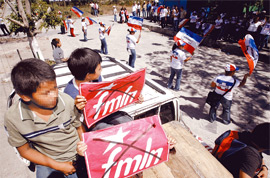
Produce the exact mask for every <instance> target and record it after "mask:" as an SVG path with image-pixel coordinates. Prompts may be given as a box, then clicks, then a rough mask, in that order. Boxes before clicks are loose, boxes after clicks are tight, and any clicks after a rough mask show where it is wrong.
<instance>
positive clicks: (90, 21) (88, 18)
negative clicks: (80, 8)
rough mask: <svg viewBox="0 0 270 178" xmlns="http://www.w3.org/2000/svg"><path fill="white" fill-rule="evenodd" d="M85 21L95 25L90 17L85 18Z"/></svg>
mask: <svg viewBox="0 0 270 178" xmlns="http://www.w3.org/2000/svg"><path fill="white" fill-rule="evenodd" d="M86 19H87V20H88V21H89V24H90V25H93V24H94V23H97V22H96V21H95V20H94V19H91V18H90V17H86Z"/></svg>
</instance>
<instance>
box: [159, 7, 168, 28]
mask: <svg viewBox="0 0 270 178" xmlns="http://www.w3.org/2000/svg"><path fill="white" fill-rule="evenodd" d="M166 12H167V9H166V8H165V7H164V6H161V9H160V20H161V23H160V25H161V28H165V18H166V14H167V13H166Z"/></svg>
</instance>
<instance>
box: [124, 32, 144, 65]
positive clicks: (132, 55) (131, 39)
mask: <svg viewBox="0 0 270 178" xmlns="http://www.w3.org/2000/svg"><path fill="white" fill-rule="evenodd" d="M128 32H129V34H128V35H127V36H126V41H127V51H128V53H129V60H128V65H129V66H131V67H133V68H134V66H135V60H136V50H135V47H136V43H139V41H140V38H141V31H140V34H139V37H138V39H136V37H135V32H136V30H135V29H134V28H130V29H128Z"/></svg>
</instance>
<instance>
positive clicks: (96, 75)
mask: <svg viewBox="0 0 270 178" xmlns="http://www.w3.org/2000/svg"><path fill="white" fill-rule="evenodd" d="M101 71H102V67H101V64H98V65H97V67H96V70H95V73H94V74H89V73H88V74H87V75H86V77H85V81H86V82H90V81H92V80H97V79H98V78H99V76H100V74H101Z"/></svg>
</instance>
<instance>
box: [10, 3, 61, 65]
mask: <svg viewBox="0 0 270 178" xmlns="http://www.w3.org/2000/svg"><path fill="white" fill-rule="evenodd" d="M16 2H17V5H16V6H15V7H14V6H13V4H12V3H11V2H10V0H6V3H7V4H8V5H9V6H10V7H11V9H12V11H13V12H12V13H11V15H10V16H9V17H8V18H7V19H8V20H9V21H10V31H11V32H15V33H18V32H24V33H26V34H27V37H28V41H29V45H30V48H31V50H32V53H33V55H34V57H36V58H39V59H41V60H44V57H43V55H42V52H41V50H40V48H39V45H38V43H37V40H36V38H35V35H36V34H38V33H40V32H41V30H42V29H43V28H45V29H48V28H55V27H56V26H57V25H59V24H60V23H61V22H62V19H61V18H59V17H58V16H57V13H56V12H55V11H54V10H53V9H51V8H50V6H49V5H48V4H47V3H46V2H44V1H42V0H16Z"/></svg>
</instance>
